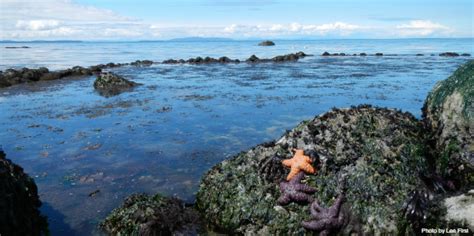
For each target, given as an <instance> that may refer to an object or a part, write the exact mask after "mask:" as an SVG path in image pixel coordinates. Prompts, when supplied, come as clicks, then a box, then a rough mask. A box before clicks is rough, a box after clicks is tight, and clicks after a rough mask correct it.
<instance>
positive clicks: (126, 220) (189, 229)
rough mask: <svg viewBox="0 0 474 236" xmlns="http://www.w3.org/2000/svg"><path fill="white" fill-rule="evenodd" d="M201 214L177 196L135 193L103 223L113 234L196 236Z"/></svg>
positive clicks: (102, 225)
mask: <svg viewBox="0 0 474 236" xmlns="http://www.w3.org/2000/svg"><path fill="white" fill-rule="evenodd" d="M200 226H201V221H200V216H199V214H198V213H197V212H196V211H195V210H194V209H193V208H192V207H186V206H185V204H184V203H183V202H182V201H181V200H179V199H176V198H166V197H163V196H161V195H159V194H157V195H154V196H147V195H145V194H134V195H132V196H130V197H128V198H127V199H125V201H124V203H123V204H122V206H121V207H120V208H117V209H115V210H114V211H112V213H111V214H110V215H109V216H108V217H107V218H106V219H105V220H104V221H103V222H102V223H101V224H100V227H101V228H102V229H104V230H105V231H106V232H108V233H109V234H111V235H142V236H147V235H195V234H197V233H198V231H199V230H200Z"/></svg>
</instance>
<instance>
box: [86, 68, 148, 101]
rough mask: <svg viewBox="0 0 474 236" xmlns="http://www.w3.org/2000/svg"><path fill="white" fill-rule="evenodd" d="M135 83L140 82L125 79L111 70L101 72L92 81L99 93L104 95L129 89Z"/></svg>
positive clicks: (116, 93) (111, 94)
mask: <svg viewBox="0 0 474 236" xmlns="http://www.w3.org/2000/svg"><path fill="white" fill-rule="evenodd" d="M137 85H140V84H139V83H135V82H133V81H129V80H126V79H125V78H123V77H122V76H119V75H116V74H114V73H111V72H105V73H101V74H100V75H99V76H98V77H97V79H96V80H95V81H94V88H95V89H96V90H97V91H98V92H99V93H100V95H102V96H106V97H109V96H115V95H118V94H120V93H122V92H125V91H130V90H131V89H133V87H135V86H137Z"/></svg>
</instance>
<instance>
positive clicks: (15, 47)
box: [5, 46, 30, 49]
mask: <svg viewBox="0 0 474 236" xmlns="http://www.w3.org/2000/svg"><path fill="white" fill-rule="evenodd" d="M5 48H6V49H17V48H30V47H28V46H20V47H17V46H6V47H5Z"/></svg>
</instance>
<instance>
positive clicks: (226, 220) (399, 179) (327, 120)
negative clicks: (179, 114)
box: [197, 105, 427, 234]
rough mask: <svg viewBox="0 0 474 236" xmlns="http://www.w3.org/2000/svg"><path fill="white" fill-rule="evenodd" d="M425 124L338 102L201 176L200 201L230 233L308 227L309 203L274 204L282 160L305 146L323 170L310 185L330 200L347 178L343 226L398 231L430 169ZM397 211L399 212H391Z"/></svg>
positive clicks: (356, 230)
mask: <svg viewBox="0 0 474 236" xmlns="http://www.w3.org/2000/svg"><path fill="white" fill-rule="evenodd" d="M421 131H422V129H421V124H420V122H419V121H417V120H416V119H415V118H414V117H413V116H412V115H411V114H408V113H402V112H400V111H396V110H390V109H384V108H376V107H371V106H368V105H364V106H358V107H352V108H350V109H333V110H332V111H329V112H327V113H325V114H323V115H321V116H317V117H315V118H314V119H312V120H309V121H304V122H302V123H301V124H300V125H298V126H297V127H296V128H294V129H293V130H291V131H289V132H288V133H286V134H285V135H284V136H283V137H281V138H280V139H278V140H276V141H274V142H271V143H266V144H263V145H259V146H257V147H254V148H252V149H251V150H249V151H246V152H243V153H240V154H239V155H237V156H235V157H234V158H232V159H229V160H226V161H224V162H222V163H220V164H218V165H217V166H215V167H214V168H212V169H211V170H210V171H209V172H208V173H207V175H206V176H205V177H204V178H203V180H202V183H201V186H200V189H199V192H198V194H197V207H198V209H199V210H200V211H201V212H202V213H203V214H204V215H205V217H206V219H207V220H208V222H209V224H210V226H212V227H215V228H217V229H219V230H223V231H225V232H232V233H239V234H240V233H242V234H247V233H250V234H252V233H254V234H284V233H289V234H303V233H312V232H311V231H307V230H306V229H304V228H303V227H302V226H301V222H303V221H307V220H308V217H309V215H308V212H309V206H307V205H303V206H301V205H298V204H290V205H288V206H287V207H281V206H278V205H277V199H278V198H279V196H280V193H279V189H278V185H277V183H278V182H280V181H282V180H283V179H284V178H285V176H286V174H288V170H287V169H285V168H283V167H282V165H281V161H282V160H283V159H287V158H288V157H290V156H291V155H292V154H291V150H292V149H293V148H298V149H303V150H305V154H306V155H308V156H310V157H311V158H312V159H313V163H315V164H314V166H315V167H316V169H318V173H317V174H316V175H308V176H307V177H306V179H305V182H306V184H307V185H309V186H311V187H314V188H316V189H317V191H316V193H315V194H314V197H315V198H316V199H318V200H319V203H320V204H321V205H322V206H323V207H325V206H330V205H332V204H333V202H334V201H335V199H334V196H337V195H338V193H339V190H338V186H339V185H340V184H341V182H343V181H344V182H347V186H350V188H348V189H347V192H346V193H345V196H346V199H347V201H346V202H348V203H349V204H343V206H342V209H341V211H342V212H344V215H347V216H348V219H349V220H348V223H347V224H346V225H344V227H343V228H342V230H343V232H345V233H362V234H363V233H365V234H377V233H394V232H398V229H399V228H400V225H402V224H404V223H405V221H404V216H403V214H402V212H400V206H401V205H402V204H403V202H404V201H405V199H406V198H407V196H408V194H409V193H410V191H412V190H414V189H416V188H417V186H418V185H419V184H420V183H421V180H420V179H419V178H418V175H417V173H421V172H424V171H425V170H426V168H427V165H426V162H425V160H424V158H423V152H424V150H423V143H422V141H421V140H420V139H419V137H420V135H421ZM396 212H398V214H394V213H396Z"/></svg>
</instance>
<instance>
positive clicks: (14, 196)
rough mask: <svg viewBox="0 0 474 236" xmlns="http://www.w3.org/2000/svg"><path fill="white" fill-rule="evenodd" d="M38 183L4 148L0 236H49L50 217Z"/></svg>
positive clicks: (0, 158) (0, 155) (0, 172)
mask: <svg viewBox="0 0 474 236" xmlns="http://www.w3.org/2000/svg"><path fill="white" fill-rule="evenodd" d="M40 206H41V201H40V200H39V197H38V189H37V187H36V184H35V181H34V180H33V179H32V178H30V177H29V176H28V175H27V174H25V173H24V172H23V169H22V168H21V167H20V166H18V165H16V164H14V163H12V162H11V161H10V160H8V159H6V156H5V153H4V152H3V150H2V149H1V148H0V235H45V234H47V232H48V223H47V221H46V217H44V216H42V215H41V214H40V211H39V207H40Z"/></svg>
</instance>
